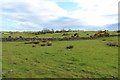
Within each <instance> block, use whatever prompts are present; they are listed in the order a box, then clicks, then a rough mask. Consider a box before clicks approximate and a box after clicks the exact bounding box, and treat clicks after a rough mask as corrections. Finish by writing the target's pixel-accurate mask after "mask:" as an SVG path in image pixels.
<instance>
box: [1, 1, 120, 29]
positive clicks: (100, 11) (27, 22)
mask: <svg viewBox="0 0 120 80" xmlns="http://www.w3.org/2000/svg"><path fill="white" fill-rule="evenodd" d="M56 2H75V3H78V5H77V7H78V10H74V11H72V12H67V11H66V10H64V9H62V8H61V7H60V6H58V5H57V3H56ZM0 10H2V11H0V15H1V16H3V17H7V18H8V19H10V20H14V21H15V22H16V23H17V24H16V25H15V26H16V28H24V27H26V28H24V29H27V27H30V26H32V28H36V29H42V28H44V27H45V25H41V24H46V25H48V24H50V26H49V27H52V28H63V27H65V26H69V25H70V26H72V25H73V26H76V25H77V26H79V29H86V30H87V29H88V28H87V27H91V28H95V26H97V27H100V29H106V28H105V27H103V26H105V25H108V24H115V23H117V20H118V17H117V14H118V0H0ZM61 17H68V19H61ZM55 20H58V22H56V21H55ZM0 22H2V21H0ZM81 26H87V27H81ZM92 26H93V27H92Z"/></svg>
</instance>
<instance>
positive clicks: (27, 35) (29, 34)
mask: <svg viewBox="0 0 120 80" xmlns="http://www.w3.org/2000/svg"><path fill="white" fill-rule="evenodd" d="M3 33H4V34H3V35H2V37H3V38H4V37H8V36H11V37H13V38H15V37H19V36H22V37H24V38H33V37H39V38H52V37H54V38H63V37H71V36H73V35H74V34H75V33H78V34H79V37H90V36H93V35H94V34H95V33H98V31H76V32H65V33H68V34H69V35H66V36H62V35H63V33H47V34H39V35H35V34H32V32H26V33H23V32H18V33H14V32H13V34H10V33H7V32H3ZM108 33H109V34H111V35H112V34H118V33H117V32H115V31H108ZM87 34H88V35H87Z"/></svg>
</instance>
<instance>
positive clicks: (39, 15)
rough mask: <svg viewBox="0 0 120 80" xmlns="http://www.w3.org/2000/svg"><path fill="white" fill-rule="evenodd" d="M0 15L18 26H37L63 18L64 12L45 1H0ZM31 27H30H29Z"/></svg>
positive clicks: (52, 3) (55, 5) (54, 4)
mask: <svg viewBox="0 0 120 80" xmlns="http://www.w3.org/2000/svg"><path fill="white" fill-rule="evenodd" d="M0 2H1V3H0V9H1V10H2V11H1V12H0V14H1V15H2V16H4V17H6V18H8V19H9V18H10V19H12V20H14V21H17V22H19V24H21V25H23V23H24V25H25V24H26V25H28V26H29V24H30V23H31V24H34V25H33V26H35V25H37V26H38V25H39V24H41V23H47V22H49V21H52V20H55V19H58V18H59V17H62V16H65V15H66V13H67V12H66V11H65V10H64V9H62V8H60V7H59V6H58V5H57V4H56V3H55V2H51V1H47V0H0ZM28 23H29V24H28ZM31 26H32V25H31Z"/></svg>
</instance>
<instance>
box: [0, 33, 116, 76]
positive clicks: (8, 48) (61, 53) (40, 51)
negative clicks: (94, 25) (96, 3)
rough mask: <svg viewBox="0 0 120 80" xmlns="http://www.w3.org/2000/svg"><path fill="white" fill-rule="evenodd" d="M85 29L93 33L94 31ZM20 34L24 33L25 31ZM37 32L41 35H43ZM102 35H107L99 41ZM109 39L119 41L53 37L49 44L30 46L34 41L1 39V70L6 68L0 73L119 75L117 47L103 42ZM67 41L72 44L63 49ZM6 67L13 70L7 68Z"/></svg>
mask: <svg viewBox="0 0 120 80" xmlns="http://www.w3.org/2000/svg"><path fill="white" fill-rule="evenodd" d="M88 33H89V34H94V32H88ZM21 34H22V33H21ZM83 34H84V33H83ZM114 34H116V33H114ZM14 35H17V34H14ZM23 35H24V36H26V34H23ZM46 35H54V34H46ZM56 35H57V34H55V36H56ZM30 36H31V37H33V36H32V35H29V37H30ZM40 36H41V37H42V35H40ZM26 37H28V36H26ZM103 39H106V41H102V40H103ZM108 42H118V37H106V38H98V39H95V40H77V41H53V42H52V46H40V44H41V43H40V44H36V47H32V45H33V44H24V42H3V46H2V47H3V49H2V51H3V53H2V55H3V63H2V65H3V72H6V73H5V74H4V75H3V77H7V78H87V77H89V78H111V77H118V47H110V46H107V45H106V43H108ZM68 45H73V46H74V48H73V49H66V46H68ZM9 70H12V71H11V72H8V71H9Z"/></svg>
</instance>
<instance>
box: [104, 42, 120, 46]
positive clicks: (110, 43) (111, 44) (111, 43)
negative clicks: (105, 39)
mask: <svg viewBox="0 0 120 80" xmlns="http://www.w3.org/2000/svg"><path fill="white" fill-rule="evenodd" d="M106 45H108V46H116V47H120V45H119V44H117V43H115V42H109V43H107V44H106Z"/></svg>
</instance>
